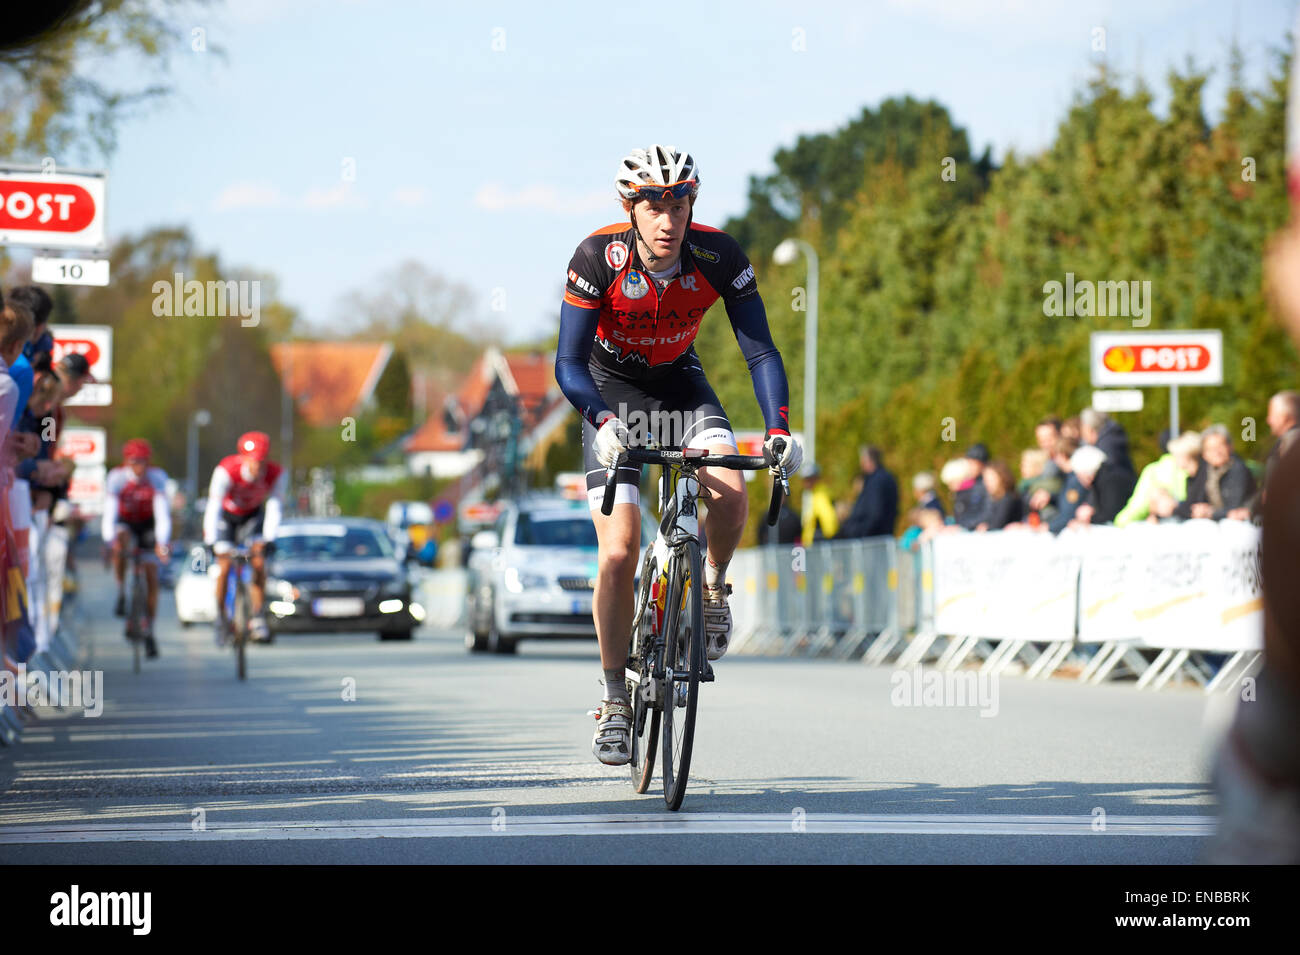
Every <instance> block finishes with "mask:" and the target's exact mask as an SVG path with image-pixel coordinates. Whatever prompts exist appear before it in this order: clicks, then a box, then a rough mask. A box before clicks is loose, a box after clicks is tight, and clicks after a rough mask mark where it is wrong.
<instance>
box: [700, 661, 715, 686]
mask: <svg viewBox="0 0 1300 955" xmlns="http://www.w3.org/2000/svg"><path fill="white" fill-rule="evenodd" d="M700 682H701V683H712V682H713V667H711V666H709V664H708V663H707V662H706V663H705V664H704V672H703V673H701V674H700Z"/></svg>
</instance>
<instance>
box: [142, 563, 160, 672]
mask: <svg viewBox="0 0 1300 955" xmlns="http://www.w3.org/2000/svg"><path fill="white" fill-rule="evenodd" d="M144 579H145V586H146V588H147V593H148V596H147V597H146V600H145V605H146V606H147V607H148V609H149V620H148V621H147V623H146V624H145V630H144V633H145V638H144V639H145V652H146V653H148V655H149V656H151V657H156V656H157V655H158V644H157V641H155V640H154V635H153V621H154V617H156V616H157V614H158V565H157V564H155V563H153V561H148V562H146V563H145V565H144Z"/></svg>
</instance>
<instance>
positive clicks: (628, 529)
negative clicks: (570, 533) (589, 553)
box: [591, 504, 641, 700]
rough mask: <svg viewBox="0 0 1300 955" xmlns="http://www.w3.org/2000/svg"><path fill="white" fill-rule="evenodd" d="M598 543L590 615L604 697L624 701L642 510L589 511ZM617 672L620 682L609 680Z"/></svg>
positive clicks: (622, 506)
mask: <svg viewBox="0 0 1300 955" xmlns="http://www.w3.org/2000/svg"><path fill="white" fill-rule="evenodd" d="M591 517H592V520H593V521H594V522H595V524H596V540H597V542H598V544H599V552H598V557H597V569H596V589H595V593H594V594H593V595H592V611H593V613H592V615H593V617H594V618H595V621H596V639H597V640H598V641H599V642H600V665H601V669H603V670H604V671H605V674H606V687H605V690H606V698H607V699H613V698H614V697H613V695H612V693H614V692H616V693H617V694H618V696H619V698H621V699H624V700H626V699H627V687H626V685H625V684H624V682H623V679H622V674H623V672H624V669H625V667H626V665H627V651H628V645H629V643H630V642H631V637H632V615H633V613H634V611H635V610H636V594H635V593H634V592H633V584H634V582H635V580H636V565H637V561H638V560H639V559H640V553H639V551H640V540H641V509H640V507H638V506H637V505H635V504H615V505H614V510H613V513H611V514H610V515H609V517H606V516H605V515H604V514H602V513H600V511H599V510H595V511H592V514H591ZM615 672H617V673H618V674H619V679H618V680H617V681H615V680H613V679H612V676H611V675H612V674H613V673H615Z"/></svg>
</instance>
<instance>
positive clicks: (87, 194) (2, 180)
mask: <svg viewBox="0 0 1300 955" xmlns="http://www.w3.org/2000/svg"><path fill="white" fill-rule="evenodd" d="M105 182H106V180H105V178H104V176H103V174H100V173H94V174H79V173H57V174H50V175H46V174H44V173H43V172H38V171H35V170H31V169H16V168H13V167H0V244H5V245H30V246H37V247H39V248H70V249H97V248H101V247H102V246H103V245H104V193H105Z"/></svg>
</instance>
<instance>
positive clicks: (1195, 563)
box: [1078, 520, 1263, 653]
mask: <svg viewBox="0 0 1300 955" xmlns="http://www.w3.org/2000/svg"><path fill="white" fill-rule="evenodd" d="M1078 537H1079V538H1081V539H1082V540H1083V546H1084V559H1083V568H1082V572H1081V574H1080V578H1079V640H1080V642H1100V641H1105V640H1128V639H1132V640H1140V641H1141V642H1142V643H1143V644H1145V645H1146V646H1150V647H1160V648H1164V647H1173V648H1176V649H1186V650H1208V651H1217V652H1222V653H1231V652H1235V651H1237V650H1258V649H1260V648H1261V647H1262V646H1263V600H1262V596H1261V589H1260V584H1259V579H1260V578H1259V529H1258V528H1256V527H1255V526H1254V525H1253V524H1248V523H1245V522H1244V521H1220V522H1214V521H1200V520H1197V521H1187V522H1186V523H1183V524H1159V525H1151V524H1137V525H1133V526H1130V527H1126V528H1124V529H1122V530H1116V529H1114V528H1103V527H1093V528H1088V529H1087V530H1086V531H1084V532H1082V533H1081V534H1079V535H1078Z"/></svg>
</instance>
